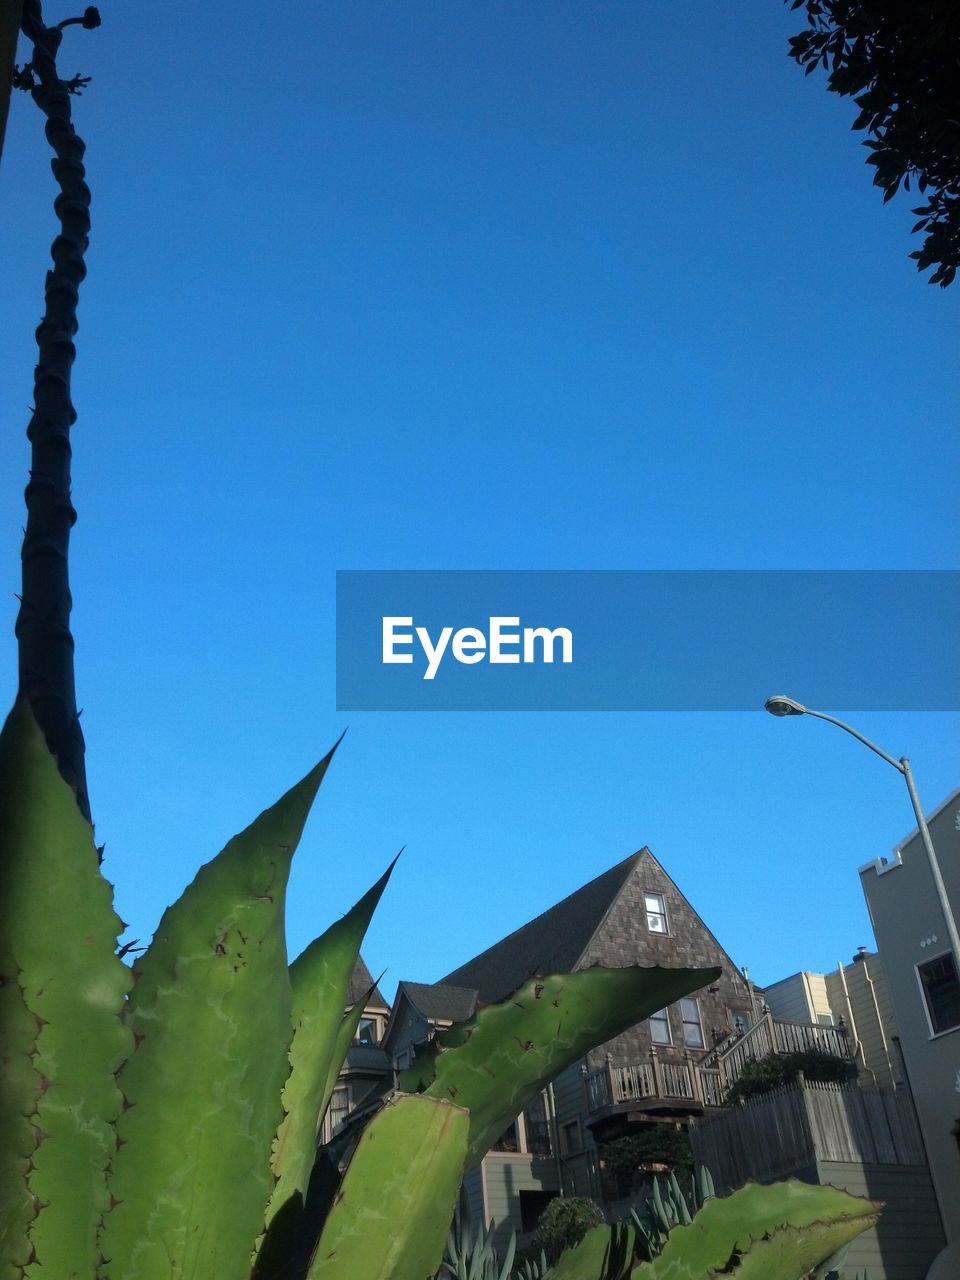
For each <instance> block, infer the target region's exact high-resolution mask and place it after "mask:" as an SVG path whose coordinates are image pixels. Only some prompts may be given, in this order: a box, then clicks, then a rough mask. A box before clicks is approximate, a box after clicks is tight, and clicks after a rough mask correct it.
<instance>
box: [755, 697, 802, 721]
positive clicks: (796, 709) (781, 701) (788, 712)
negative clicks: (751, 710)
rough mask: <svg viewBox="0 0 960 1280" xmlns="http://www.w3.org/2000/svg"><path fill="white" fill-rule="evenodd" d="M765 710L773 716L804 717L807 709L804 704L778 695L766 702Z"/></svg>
mask: <svg viewBox="0 0 960 1280" xmlns="http://www.w3.org/2000/svg"><path fill="white" fill-rule="evenodd" d="M763 709H764V711H769V712H770V714H771V715H772V716H802V715H803V714H804V712H805V711H806V709H807V708H806V707H805V706H804V705H803V703H802V702H797V701H795V700H794V699H793V698H788V697H786V695H785V694H782V693H778V694H775V695H774V696H773V697H772V698H768V699H767V700H766V702H765V703H764V704H763Z"/></svg>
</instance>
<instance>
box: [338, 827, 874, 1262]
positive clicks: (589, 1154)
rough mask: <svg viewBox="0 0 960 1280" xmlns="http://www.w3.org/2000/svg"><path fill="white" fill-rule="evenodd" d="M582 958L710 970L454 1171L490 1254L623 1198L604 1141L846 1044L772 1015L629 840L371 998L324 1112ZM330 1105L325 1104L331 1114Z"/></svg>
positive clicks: (651, 1126)
mask: <svg viewBox="0 0 960 1280" xmlns="http://www.w3.org/2000/svg"><path fill="white" fill-rule="evenodd" d="M595 964H601V965H606V966H609V967H613V968H617V967H624V966H628V965H634V964H641V965H649V966H653V965H663V966H664V967H667V968H719V970H720V976H719V977H718V978H717V979H716V981H715V982H712V983H711V984H710V985H709V986H708V987H705V988H704V989H702V990H700V991H698V992H695V993H694V994H693V995H691V996H689V997H686V998H684V999H681V1000H679V1001H677V1002H676V1003H675V1004H673V1005H671V1006H670V1007H669V1008H667V1009H661V1010H657V1011H656V1012H654V1013H653V1015H652V1016H651V1017H649V1018H647V1019H646V1020H644V1021H643V1022H641V1023H639V1024H638V1025H636V1026H634V1027H631V1028H630V1029H629V1030H627V1031H625V1032H624V1033H623V1034H621V1035H619V1036H617V1037H615V1038H614V1039H612V1040H610V1041H608V1042H607V1043H606V1044H603V1045H600V1046H598V1047H597V1048H596V1049H593V1050H591V1051H590V1052H589V1053H587V1054H586V1055H585V1056H584V1057H583V1058H582V1059H581V1060H580V1061H578V1062H576V1063H574V1064H572V1065H571V1066H570V1067H568V1068H567V1069H566V1070H565V1071H564V1072H562V1073H561V1074H560V1075H559V1076H557V1077H556V1078H555V1079H554V1080H553V1081H551V1082H550V1083H549V1085H548V1086H547V1088H546V1089H544V1090H543V1092H542V1093H541V1094H540V1095H539V1096H538V1097H537V1098H535V1099H534V1100H533V1101H532V1103H531V1104H530V1106H528V1108H527V1109H526V1111H525V1112H524V1113H523V1114H522V1115H520V1116H517V1117H516V1118H515V1119H514V1121H513V1122H512V1123H511V1124H510V1125H509V1126H508V1127H507V1128H506V1130H505V1131H504V1133H503V1134H502V1135H501V1136H500V1138H499V1140H498V1141H497V1142H496V1143H495V1144H494V1147H493V1149H492V1150H491V1151H490V1152H489V1153H488V1154H487V1156H486V1157H485V1158H484V1160H483V1161H482V1163H481V1164H480V1165H479V1166H478V1167H477V1168H475V1169H473V1170H471V1171H470V1172H469V1173H468V1175H467V1178H466V1180H465V1190H466V1193H467V1196H468V1198H469V1201H470V1206H471V1213H472V1216H473V1219H474V1221H476V1222H481V1221H482V1222H484V1223H485V1224H487V1225H489V1224H490V1223H491V1222H495V1223H496V1225H497V1243H498V1244H499V1246H500V1247H501V1248H502V1247H503V1246H504V1245H505V1243H506V1240H507V1238H508V1237H509V1235H510V1232H511V1231H512V1230H515V1231H516V1232H517V1233H518V1234H519V1235H520V1236H521V1237H523V1236H524V1235H526V1234H527V1233H528V1232H530V1231H532V1229H533V1228H534V1226H535V1225H536V1222H537V1219H538V1218H539V1215H540V1213H541V1212H542V1210H543V1209H544V1208H545V1206H546V1204H547V1203H549V1201H550V1200H551V1199H553V1197H554V1196H556V1195H558V1194H565V1195H586V1196H590V1197H592V1198H593V1199H596V1200H598V1201H601V1202H605V1203H606V1204H607V1205H608V1206H611V1205H614V1204H615V1203H616V1202H617V1201H618V1200H620V1199H622V1198H623V1197H624V1196H625V1194H626V1193H627V1191H628V1190H629V1187H627V1186H626V1185H624V1182H623V1178H622V1176H621V1177H615V1176H614V1175H613V1173H612V1171H611V1168H610V1164H609V1161H608V1160H607V1159H605V1157H604V1148H605V1146H607V1145H608V1144H609V1143H611V1142H614V1141H616V1140H617V1139H618V1138H622V1137H628V1136H630V1135H633V1134H638V1133H647V1134H649V1133H651V1132H653V1133H655V1134H662V1132H663V1130H662V1129H657V1128H656V1126H667V1127H668V1128H671V1129H686V1128H687V1126H688V1125H689V1124H690V1122H691V1120H693V1119H695V1118H697V1117H705V1116H709V1115H712V1114H716V1113H718V1112H719V1111H720V1110H721V1109H722V1108H723V1106H724V1097H725V1092H726V1090H727V1088H728V1087H729V1085H730V1083H731V1082H732V1081H733V1080H734V1079H736V1077H737V1075H738V1074H739V1072H740V1071H741V1070H742V1068H743V1066H744V1064H745V1063H746V1062H749V1061H750V1060H751V1058H753V1057H758V1056H762V1055H763V1054H765V1053H767V1052H777V1051H780V1052H784V1051H787V1050H789V1049H793V1048H810V1047H816V1048H823V1049H826V1050H827V1051H828V1052H832V1053H835V1054H837V1055H838V1056H840V1057H847V1056H849V1054H850V1052H851V1042H850V1038H849V1036H848V1035H847V1033H846V1031H845V1030H844V1029H843V1028H841V1027H838V1026H833V1025H818V1024H817V1023H816V1022H815V1021H811V1022H809V1023H804V1022H800V1023H795V1022H781V1021H778V1020H777V1019H776V1018H774V1017H773V1015H772V1014H771V1013H770V1012H769V1011H768V1010H767V1009H766V1008H765V1006H764V1003H763V993H762V992H758V991H756V990H755V989H754V987H753V986H752V984H751V983H750V981H749V979H748V977H747V976H746V972H745V971H743V972H741V971H740V970H739V969H738V968H737V966H736V964H735V963H734V962H733V960H732V959H731V957H730V956H729V955H728V954H727V952H726V951H725V950H724V949H723V947H722V946H721V945H720V943H719V942H718V941H717V939H716V938H715V937H714V935H713V934H712V933H711V931H710V930H709V929H708V928H707V926H706V925H705V924H704V922H703V920H702V919H701V918H700V916H699V915H698V914H697V912H696V911H695V910H694V908H693V907H692V906H691V904H690V903H689V902H688V900H687V899H686V897H685V896H684V895H683V893H682V892H681V891H680V889H679V888H678V887H677V885H676V884H675V883H674V881H673V880H672V879H671V878H670V876H669V875H668V874H667V872H666V871H665V870H664V868H663V867H662V866H661V864H660V863H659V862H658V861H657V859H656V858H655V857H654V855H653V854H652V853H651V851H650V850H649V849H648V848H643V849H641V850H640V851H639V852H637V853H634V854H631V855H630V857H628V858H625V859H623V861H621V862H619V863H617V864H616V866H613V867H611V868H610V869H609V870H608V871H606V872H604V873H603V874H602V875H600V876H597V877H596V878H595V879H593V880H591V881H590V882H589V883H588V884H585V885H583V886H582V887H581V888H580V889H578V890H576V892H575V893H572V894H570V895H569V896H568V897H566V898H564V899H563V900H562V901H561V902H558V903H556V904H555V905H554V906H552V907H550V908H549V909H548V910H547V911H544V912H543V913H542V914H541V915H538V916H537V917H536V918H535V919H533V920H531V921H530V922H529V923H527V924H525V925H523V926H522V927H521V928H519V929H517V930H515V931H514V932H513V933H511V934H509V935H508V936H507V937H505V938H502V939H500V940H499V941H497V942H495V943H494V944H493V945H492V946H490V947H489V948H488V949H487V950H486V951H483V952H482V953H481V954H479V955H477V956H475V957H474V958H473V959H472V960H469V961H467V962H466V963H465V964H462V965H460V966H459V967H458V968H457V969H455V970H453V971H452V972H451V973H449V974H447V975H446V976H445V977H444V978H442V979H441V980H440V982H439V983H435V984H424V983H417V982H406V981H405V982H401V983H400V985H399V987H398V990H397V996H396V999H395V1001H394V1005H393V1009H392V1010H391V1011H390V1012H389V1015H388V1016H386V1017H384V1016H383V1015H384V1010H383V1005H382V1000H380V1003H379V1004H378V1005H376V1006H374V1007H371V1009H370V1010H368V1011H367V1012H369V1013H370V1014H371V1016H376V1017H380V1018H381V1019H382V1021H381V1023H380V1024H379V1025H381V1026H382V1027H383V1036H382V1039H381V1041H380V1042H379V1043H378V1044H376V1045H372V1046H362V1045H360V1046H357V1045H355V1046H354V1048H353V1049H351V1051H350V1055H349V1056H348V1061H347V1065H346V1068H345V1074H344V1076H343V1077H342V1078H341V1082H340V1085H339V1086H338V1089H343V1090H344V1092H343V1093H342V1094H341V1095H340V1096H339V1098H338V1101H337V1106H338V1108H344V1107H349V1108H350V1109H352V1108H353V1107H354V1106H357V1105H358V1104H361V1103H362V1102H363V1101H364V1099H367V1100H368V1101H369V1100H370V1099H371V1098H373V1097H374V1096H375V1090H380V1091H382V1090H383V1088H384V1087H389V1085H390V1084H391V1083H392V1079H393V1072H394V1071H395V1070H398V1069H402V1068H403V1067H405V1066H407V1065H409V1062H410V1061H411V1059H412V1056H413V1053H414V1051H415V1049H416V1046H417V1045H418V1044H421V1043H424V1042H425V1041H428V1040H430V1039H431V1038H432V1037H433V1036H434V1035H435V1034H436V1033H437V1031H439V1030H442V1029H444V1028H445V1027H448V1026H450V1025H451V1024H452V1023H454V1022H459V1021H463V1020H465V1019H467V1018H469V1017H471V1016H472V1015H473V1014H474V1013H475V1012H476V1010H477V1009H479V1008H481V1007H482V1006H483V1005H487V1004H491V1003H495V1002H497V1001H500V1000H503V999H505V998H507V997H509V996H510V995H512V993H513V992H514V991H515V990H516V989H517V988H518V987H520V986H521V985H522V984H523V983H524V982H525V981H526V980H527V979H528V978H530V977H533V976H535V975H547V974H551V973H569V972H574V971H576V970H578V969H585V968H588V967H589V966H591V965H595ZM367 979H369V974H367ZM361 985H362V984H361ZM367 985H369V983H368V984H367ZM377 998H378V999H379V997H377ZM377 1071H379V1072H380V1073H381V1074H380V1077H379V1083H378V1082H377V1080H376V1073H377ZM365 1073H366V1074H365ZM343 1114H344V1112H343V1111H342V1110H338V1111H336V1112H335V1113H334V1117H333V1118H334V1122H336V1121H338V1120H339V1119H340V1118H341V1117H342V1115H343ZM330 1127H332V1126H328V1128H330Z"/></svg>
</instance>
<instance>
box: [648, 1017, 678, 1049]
mask: <svg viewBox="0 0 960 1280" xmlns="http://www.w3.org/2000/svg"><path fill="white" fill-rule="evenodd" d="M647 1022H648V1023H649V1026H650V1039H651V1040H652V1041H653V1043H654V1044H673V1036H671V1034H670V1019H669V1017H668V1016H667V1011H666V1009H661V1010H660V1012H659V1013H651V1015H650V1017H649V1018H648V1019H647Z"/></svg>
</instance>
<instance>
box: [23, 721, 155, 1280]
mask: <svg viewBox="0 0 960 1280" xmlns="http://www.w3.org/2000/svg"><path fill="white" fill-rule="evenodd" d="M122 927H123V926H122V921H121V920H120V919H119V917H118V916H117V915H116V913H115V911H114V910H113V906H112V893H111V888H110V885H109V884H108V883H107V881H106V880H105V879H104V878H103V876H102V874H101V873H100V869H99V866H98V863H97V851H96V848H95V846H94V842H93V829H92V827H91V826H90V824H89V823H88V822H87V821H86V820H85V819H84V818H83V817H82V815H81V813H80V810H79V808H78V807H77V798H76V796H75V794H74V792H73V791H72V789H71V788H70V787H69V786H68V785H67V784H66V783H65V782H64V781H63V779H62V778H61V777H60V774H59V773H58V771H57V766H56V762H55V760H54V759H53V756H52V755H51V754H50V752H49V750H48V748H47V745H46V742H45V741H44V738H43V735H42V733H41V731H40V729H39V728H38V727H37V724H36V721H35V720H34V718H33V714H32V712H31V711H30V709H29V706H28V705H27V703H26V701H25V700H23V699H19V700H18V701H17V703H16V705H15V706H14V708H13V711H12V712H11V713H10V716H9V718H8V720H7V722H6V725H5V726H4V728H3V732H2V734H0V1045H2V1049H0V1055H2V1062H0V1066H2V1079H0V1259H2V1261H0V1276H3V1277H4V1280H6V1277H8V1276H9V1277H16V1280H24V1277H39V1276H40V1275H43V1276H57V1277H60V1276H63V1277H68V1276H69V1277H73V1276H76V1277H85V1278H87V1277H92V1276H93V1273H94V1269H95V1266H96V1260H97V1257H98V1249H97V1241H96V1237H97V1229H98V1226H99V1222H100V1219H101V1216H102V1215H103V1214H104V1213H105V1212H106V1210H107V1208H108V1205H109V1196H108V1193H107V1187H106V1168H107V1165H108V1163H109V1161H110V1159H111V1157H112V1156H113V1154H114V1151H115V1147H116V1138H115V1134H114V1131H113V1128H112V1122H113V1121H114V1120H115V1119H116V1117H117V1115H118V1114H119V1111H120V1107H121V1097H120V1091H119V1090H118V1089H117V1086H116V1082H115V1080H114V1075H113V1073H114V1072H115V1071H116V1070H117V1068H118V1067H119V1065H120V1063H121V1062H122V1061H123V1059H124V1057H125V1056H126V1055H127V1054H128V1053H129V1051H130V1045H131V1038H130V1034H129V1032H128V1031H127V1030H126V1029H125V1028H124V1026H123V1024H122V1023H121V1021H120V1016H119V1014H120V1009H121V1006H122V1004H123V997H124V994H125V992H126V990H127V988H128V987H129V984H130V974H129V970H128V969H127V967H126V965H124V964H123V963H122V961H120V960H119V959H118V958H117V956H116V940H117V934H118V932H119V931H120V929H121V928H122Z"/></svg>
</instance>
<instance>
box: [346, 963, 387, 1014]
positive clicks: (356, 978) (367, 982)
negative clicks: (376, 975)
mask: <svg viewBox="0 0 960 1280" xmlns="http://www.w3.org/2000/svg"><path fill="white" fill-rule="evenodd" d="M371 987H373V991H372V992H371V993H370V995H369V996H367V992H368V991H370V988H371ZM365 996H366V997H367V998H366V1002H365V1003H366V1004H367V1005H368V1006H369V1007H371V1008H375V1009H389V1007H390V1006H389V1005H388V1004H387V1002H386V1000H384V998H383V996H382V995H381V994H380V988H379V987H376V986H374V982H373V977H372V975H371V973H370V970H369V969H368V968H367V966H366V965H365V964H364V962H363V956H357V963H356V965H355V967H354V970H353V975H352V977H351V978H350V990H349V992H348V998H349V1001H350V1003H351V1004H356V1003H357V1001H358V1000H363V999H364V997H365Z"/></svg>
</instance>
